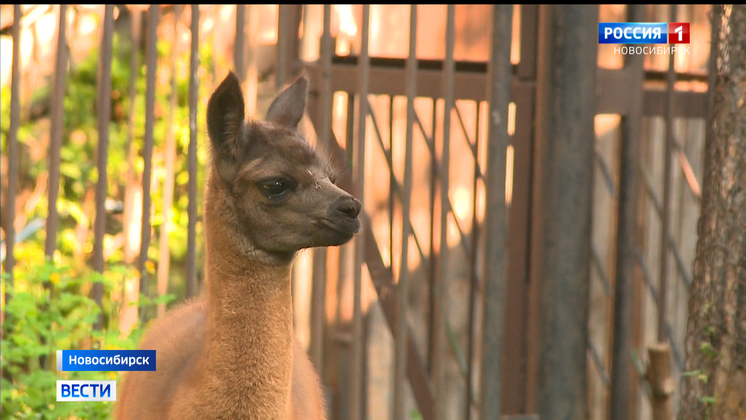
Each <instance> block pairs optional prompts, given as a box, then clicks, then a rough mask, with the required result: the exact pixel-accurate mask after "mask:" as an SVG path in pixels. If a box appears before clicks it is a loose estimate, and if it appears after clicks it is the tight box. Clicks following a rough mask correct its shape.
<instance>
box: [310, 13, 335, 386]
mask: <svg viewBox="0 0 746 420" xmlns="http://www.w3.org/2000/svg"><path fill="white" fill-rule="evenodd" d="M331 15H332V10H331V5H329V4H325V5H324V24H323V33H322V37H321V66H322V71H323V75H322V80H321V85H322V86H321V109H322V110H324V112H322V113H321V129H320V131H319V135H318V139H319V140H318V142H319V144H321V145H324V144H327V143H328V142H329V141H330V139H329V134H330V133H331V129H332V111H331V110H332V103H333V99H334V98H333V92H332V90H331V80H330V74H329V73H330V68H331V65H332V48H333V47H332V35H331ZM326 268H327V252H326V248H323V247H322V248H315V249H314V250H313V274H312V281H313V284H312V290H311V345H310V349H309V353H310V356H311V361H312V362H313V365H314V367H316V370H317V371H318V372H323V371H324V324H325V316H326V315H325V314H326V310H325V308H326V276H327V270H326Z"/></svg>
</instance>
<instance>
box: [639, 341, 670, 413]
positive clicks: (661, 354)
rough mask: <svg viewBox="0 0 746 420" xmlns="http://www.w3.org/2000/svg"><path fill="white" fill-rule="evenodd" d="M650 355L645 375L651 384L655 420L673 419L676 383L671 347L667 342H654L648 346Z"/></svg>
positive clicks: (651, 400)
mask: <svg viewBox="0 0 746 420" xmlns="http://www.w3.org/2000/svg"><path fill="white" fill-rule="evenodd" d="M648 357H650V364H649V365H648V370H647V373H646V374H645V377H646V378H647V380H648V383H649V384H650V390H651V395H650V405H651V406H652V408H653V420H672V419H673V398H672V396H673V392H674V388H675V384H674V380H673V378H672V377H671V348H670V347H669V346H668V344H667V343H657V344H653V345H651V346H649V347H648Z"/></svg>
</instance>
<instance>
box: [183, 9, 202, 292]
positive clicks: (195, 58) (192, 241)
mask: <svg viewBox="0 0 746 420" xmlns="http://www.w3.org/2000/svg"><path fill="white" fill-rule="evenodd" d="M191 11H192V18H191V22H190V24H189V25H190V33H191V36H192V39H191V43H190V47H189V50H190V51H189V151H188V156H187V159H188V162H187V165H188V168H187V170H188V172H189V183H188V185H187V189H188V194H189V201H188V204H187V213H188V216H189V222H188V223H187V261H186V263H187V267H186V297H187V298H190V297H193V296H196V295H197V101H198V98H199V78H198V70H199V5H198V4H193V5H191Z"/></svg>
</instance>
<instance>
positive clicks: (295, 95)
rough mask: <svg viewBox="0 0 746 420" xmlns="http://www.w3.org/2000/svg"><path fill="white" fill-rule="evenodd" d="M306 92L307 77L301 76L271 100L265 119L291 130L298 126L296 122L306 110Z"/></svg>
mask: <svg viewBox="0 0 746 420" xmlns="http://www.w3.org/2000/svg"><path fill="white" fill-rule="evenodd" d="M307 94H308V78H306V76H301V77H300V78H299V79H298V80H296V81H295V82H293V84H292V85H290V86H288V87H287V89H285V90H284V91H282V93H280V94H279V95H277V97H276V98H275V100H274V101H272V104H271V105H270V106H269V110H268V111H267V117H266V118H265V120H267V121H269V122H273V123H276V124H280V125H282V126H285V127H287V128H290V129H293V130H294V129H296V128H298V123H299V122H300V119H301V118H302V117H303V112H305V110H306V95H307Z"/></svg>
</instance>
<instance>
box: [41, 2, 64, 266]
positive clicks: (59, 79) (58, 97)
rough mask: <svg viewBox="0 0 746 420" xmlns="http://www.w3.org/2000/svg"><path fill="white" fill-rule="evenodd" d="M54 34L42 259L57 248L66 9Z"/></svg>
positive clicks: (50, 257)
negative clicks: (54, 56)
mask: <svg viewBox="0 0 746 420" xmlns="http://www.w3.org/2000/svg"><path fill="white" fill-rule="evenodd" d="M59 14H60V15H59V26H58V32H57V58H56V59H55V63H54V86H53V87H52V104H51V111H50V113H51V114H52V115H51V119H52V122H51V127H50V130H49V178H48V180H47V228H46V230H47V237H46V239H45V241H44V255H45V256H46V257H47V258H49V259H52V258H53V256H54V250H55V248H56V247H57V224H58V223H59V214H58V213H57V196H58V195H59V193H60V151H61V149H62V134H63V130H64V128H65V127H64V120H63V117H62V115H63V112H64V111H65V75H66V74H67V39H66V29H67V5H65V4H61V5H60V11H59Z"/></svg>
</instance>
